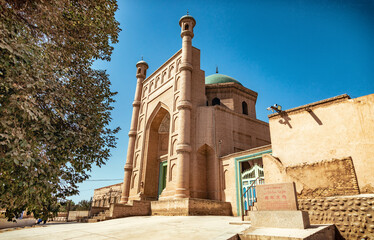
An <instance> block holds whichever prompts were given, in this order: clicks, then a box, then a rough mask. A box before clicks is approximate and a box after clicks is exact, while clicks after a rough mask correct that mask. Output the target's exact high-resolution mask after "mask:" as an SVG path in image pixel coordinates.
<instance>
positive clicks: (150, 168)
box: [144, 106, 170, 200]
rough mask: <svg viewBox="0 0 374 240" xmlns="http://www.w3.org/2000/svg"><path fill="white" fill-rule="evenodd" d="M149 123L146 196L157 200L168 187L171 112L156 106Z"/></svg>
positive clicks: (145, 180) (145, 181) (145, 179)
mask: <svg viewBox="0 0 374 240" xmlns="http://www.w3.org/2000/svg"><path fill="white" fill-rule="evenodd" d="M149 121H150V122H149V123H148V124H147V133H148V138H147V142H146V147H147V152H146V156H145V159H146V162H145V172H144V174H145V178H144V197H145V198H146V199H148V200H157V199H158V196H159V195H160V194H161V192H162V190H163V189H164V188H165V187H166V182H167V181H166V177H167V174H166V169H167V167H166V166H167V161H168V150H169V142H170V140H169V139H170V137H169V136H170V114H169V111H168V110H166V108H164V107H162V106H161V107H159V108H156V110H155V114H154V115H153V117H151V118H150V120H149Z"/></svg>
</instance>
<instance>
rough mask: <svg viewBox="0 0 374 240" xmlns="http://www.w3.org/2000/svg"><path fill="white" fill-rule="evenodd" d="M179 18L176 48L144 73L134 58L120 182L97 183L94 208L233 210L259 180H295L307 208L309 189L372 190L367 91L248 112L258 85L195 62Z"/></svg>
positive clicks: (320, 192) (332, 192) (251, 197)
mask: <svg viewBox="0 0 374 240" xmlns="http://www.w3.org/2000/svg"><path fill="white" fill-rule="evenodd" d="M179 25H180V28H181V34H180V36H181V40H182V48H181V49H180V50H179V51H177V52H176V53H175V54H174V55H173V56H172V57H170V58H169V59H168V60H167V61H166V62H165V63H164V64H162V65H161V66H160V67H159V68H158V69H157V70H156V71H155V72H153V73H151V74H150V75H147V69H148V64H147V63H146V62H145V61H143V60H141V61H139V62H138V63H137V64H136V78H137V82H136V90H135V97H134V102H133V104H132V105H133V112H132V120H131V126H130V131H129V142H128V148H127V157H126V163H125V167H124V170H125V173H124V181H123V183H119V184H115V185H111V186H107V187H103V188H100V189H96V190H95V193H94V198H93V200H94V202H93V211H94V212H93V213H97V214H98V213H100V212H101V213H100V214H101V217H102V218H104V219H105V217H107V218H115V217H124V216H132V215H208V214H209V215H234V216H238V215H241V212H245V211H250V210H254V209H253V208H254V205H255V202H256V192H255V185H256V184H263V183H264V182H266V183H278V182H295V184H296V190H297V194H298V197H299V198H300V199H299V200H300V201H301V202H300V203H299V204H300V207H301V208H302V207H304V208H305V209H306V210H310V211H311V210H313V211H314V210H315V211H317V210H318V209H317V208H316V209H317V210H316V209H314V207H313V206H310V204H312V203H313V200H312V199H315V198H317V197H318V198H321V197H332V196H349V195H357V194H362V193H366V194H372V193H374V175H373V174H372V173H373V171H374V159H373V156H374V114H373V109H374V94H371V95H368V96H363V97H360V98H355V99H351V98H350V97H349V96H348V95H346V94H343V95H340V96H337V97H333V98H329V99H325V100H322V101H319V102H315V103H311V104H308V105H304V106H300V107H297V108H294V109H289V110H281V109H276V112H275V113H274V114H271V115H269V123H266V122H264V121H261V120H259V119H257V118H256V100H257V97H258V94H257V92H255V91H254V90H251V89H248V88H246V87H245V86H243V85H242V84H241V83H240V81H238V80H236V79H234V78H232V77H229V76H226V75H223V74H218V71H217V73H216V74H213V75H210V76H205V72H204V71H203V70H202V69H200V50H199V49H197V48H195V47H193V46H192V39H193V37H194V28H195V25H196V21H195V19H194V18H193V17H192V16H190V15H185V16H183V17H182V18H181V19H180V20H179ZM239 80H240V79H239ZM270 143H271V145H270ZM249 188H250V191H247V190H248V189H249ZM303 199H304V200H303ZM361 200H362V201H363V202H365V201H368V202H370V201H372V200H370V199H369V198H368V199H361ZM361 200H359V201H361ZM373 200H374V197H373ZM303 201H304V202H303ZM349 201H350V200H349V199H348V200H347V201H345V202H349ZM352 201H353V200H352ZM357 201H358V200H357ZM328 202H329V203H330V202H331V201H328ZM318 206H319V205H318ZM342 206H343V205H342ZM373 209H374V208H373ZM104 210H106V212H105V213H103V211H104ZM361 210H362V209H361ZM361 210H357V211H361ZM342 211H343V210H342ZM362 211H363V210H362ZM331 214H332V215H333V214H334V212H333V213H331ZM310 215H311V216H313V217H314V215H313V214H311V213H310ZM99 217H100V216H99ZM98 219H99V218H98ZM342 219H343V218H342ZM356 220H357V219H356ZM356 220H355V219H351V220H349V221H352V224H353V223H354V222H355V221H356ZM311 221H312V222H313V221H314V222H315V223H323V219H322V218H321V219H320V218H318V219H317V218H316V219H314V218H312V219H311ZM334 221H335V220H334ZM336 221H338V220H336ZM339 221H340V220H339ZM341 221H343V222H344V221H345V220H344V219H343V220H341ZM347 221H348V220H347ZM357 221H359V220H357ZM370 221H371V220H370ZM342 224H343V223H342ZM349 224H350V223H349ZM343 225H344V224H343ZM352 226H353V225H352ZM372 226H373V231H374V225H372ZM368 231H369V230H368Z"/></svg>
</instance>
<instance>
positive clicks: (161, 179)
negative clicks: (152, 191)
mask: <svg viewBox="0 0 374 240" xmlns="http://www.w3.org/2000/svg"><path fill="white" fill-rule="evenodd" d="M167 166H168V162H167V161H164V162H160V175H159V179H158V195H157V198H158V197H159V196H160V194H161V193H162V190H164V189H165V187H166V171H167Z"/></svg>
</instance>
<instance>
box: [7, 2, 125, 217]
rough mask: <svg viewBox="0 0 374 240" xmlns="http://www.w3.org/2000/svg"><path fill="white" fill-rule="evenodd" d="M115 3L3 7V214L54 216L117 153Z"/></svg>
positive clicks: (25, 3)
mask: <svg viewBox="0 0 374 240" xmlns="http://www.w3.org/2000/svg"><path fill="white" fill-rule="evenodd" d="M117 8H118V7H117V3H116V1H115V0H95V1H92V0H48V1H43V0H0V208H6V209H7V211H6V216H7V217H8V218H13V217H17V216H18V215H19V214H20V212H21V211H22V210H25V209H28V210H29V211H31V212H33V213H34V215H35V217H44V218H45V217H47V216H48V215H49V214H50V213H53V212H56V211H57V208H58V201H57V200H61V199H65V197H67V196H71V195H74V194H77V193H78V190H77V183H80V182H82V181H84V180H85V179H87V178H88V177H89V172H90V170H91V167H92V165H93V164H96V165H97V166H101V165H103V164H105V162H106V161H107V160H108V158H109V156H110V152H109V151H110V148H113V147H115V144H116V143H115V141H116V138H115V133H116V132H117V131H118V130H119V129H118V128H116V129H111V128H109V126H108V124H109V122H110V120H111V115H110V111H111V110H112V106H111V104H112V103H113V102H114V100H113V96H114V95H115V94H116V93H115V92H112V91H111V90H110V81H109V79H108V75H107V74H106V72H105V71H102V70H97V69H93V68H92V64H93V61H95V60H107V61H109V60H110V55H111V54H112V51H113V47H112V45H113V44H114V43H117V42H118V33H119V31H120V29H119V23H118V22H117V21H116V20H115V16H114V15H115V12H116V10H117Z"/></svg>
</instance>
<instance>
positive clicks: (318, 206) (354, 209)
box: [298, 194, 374, 240]
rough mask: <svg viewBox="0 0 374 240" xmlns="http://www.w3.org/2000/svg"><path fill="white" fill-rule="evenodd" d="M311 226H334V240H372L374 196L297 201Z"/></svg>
mask: <svg viewBox="0 0 374 240" xmlns="http://www.w3.org/2000/svg"><path fill="white" fill-rule="evenodd" d="M298 203H299V208H300V210H302V211H308V212H309V217H310V223H311V224H335V226H336V227H337V229H338V231H339V233H340V237H338V238H336V239H347V240H348V239H374V219H373V217H374V194H370V195H358V196H338V197H327V198H315V199H299V200H298ZM338 235H339V234H338Z"/></svg>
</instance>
